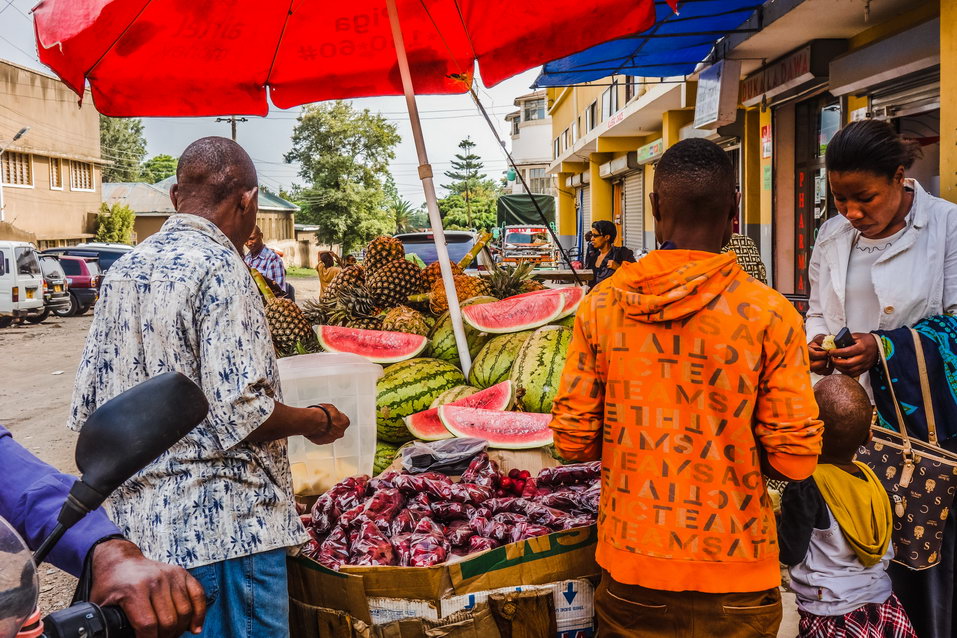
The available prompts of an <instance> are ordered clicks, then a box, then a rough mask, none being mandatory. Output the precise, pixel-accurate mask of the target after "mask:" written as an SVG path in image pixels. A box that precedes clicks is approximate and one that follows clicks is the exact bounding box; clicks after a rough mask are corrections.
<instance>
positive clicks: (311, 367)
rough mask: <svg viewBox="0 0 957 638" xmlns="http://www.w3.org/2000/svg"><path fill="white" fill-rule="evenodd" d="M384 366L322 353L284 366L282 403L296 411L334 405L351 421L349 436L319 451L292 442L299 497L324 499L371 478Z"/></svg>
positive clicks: (281, 370)
mask: <svg viewBox="0 0 957 638" xmlns="http://www.w3.org/2000/svg"><path fill="white" fill-rule="evenodd" d="M381 376H382V366H380V365H378V364H375V363H369V362H368V361H366V360H365V359H363V358H362V357H360V356H358V355H354V354H340V353H331V352H330V353H319V354H302V355H298V356H293V357H284V358H282V359H280V360H279V379H280V384H281V387H282V395H283V402H284V403H286V404H287V405H291V406H293V407H297V408H305V407H308V406H310V405H315V404H317V403H331V404H332V405H334V406H336V407H337V408H338V409H339V411H341V412H343V413H345V414H346V416H348V417H349V421H350V425H349V428H348V429H347V430H346V434H345V436H343V437H342V438H341V439H339V440H338V441H336V442H334V443H330V444H328V445H316V444H314V443H311V442H310V441H309V440H308V439H306V438H305V437H302V436H294V437H290V438H289V462H290V464H291V466H292V480H293V487H294V489H295V492H296V494H297V495H300V496H312V495H316V494H322V493H323V492H325V491H326V490H328V489H329V488H330V487H332V486H333V485H335V484H336V483H337V482H339V481H341V480H342V479H344V478H346V477H349V476H356V475H357V474H371V473H372V465H373V463H374V462H375V447H376V424H375V412H376V408H375V401H376V380H378V378H379V377H381Z"/></svg>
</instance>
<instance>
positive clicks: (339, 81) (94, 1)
mask: <svg viewBox="0 0 957 638" xmlns="http://www.w3.org/2000/svg"><path fill="white" fill-rule="evenodd" d="M669 3H672V4H673V3H674V0H669ZM654 4H655V3H654V0H552V1H551V2H550V3H548V4H547V5H545V4H543V3H537V2H530V3H529V2H526V3H522V2H506V1H505V0H352V1H351V2H345V1H341V2H320V1H318V0H311V1H309V0H289V1H287V2H279V1H277V0H41V2H40V4H39V5H37V7H36V8H35V9H34V20H35V22H34V25H35V31H36V39H37V48H38V50H39V56H40V60H41V61H42V62H43V63H44V64H46V65H47V66H49V67H50V68H51V69H53V71H54V72H55V73H56V74H57V75H59V76H60V78H62V79H63V81H64V82H66V84H67V85H69V86H70V87H71V88H72V89H73V90H74V91H76V92H77V93H78V94H79V95H80V96H82V95H83V88H84V84H85V81H89V83H90V87H91V89H92V93H93V101H94V103H95V104H96V107H97V109H98V110H99V111H100V112H101V113H104V114H106V115H112V116H209V115H238V114H248V115H266V113H267V112H268V110H269V103H268V101H267V87H268V93H269V99H270V100H271V101H272V103H273V104H275V105H276V106H278V107H280V108H290V107H293V106H297V105H300V104H305V103H309V102H317V101H322V100H331V99H339V98H356V97H369V96H376V95H399V94H404V95H405V96H406V100H407V102H408V106H409V114H410V117H411V120H412V130H413V137H414V138H415V144H416V150H417V152H418V157H419V164H420V167H419V176H420V178H421V179H422V183H423V188H424V190H425V197H426V203H427V205H428V210H429V219H430V221H431V223H432V228H433V229H434V230H435V231H436V232H435V236H436V237H437V238H439V239H441V238H443V237H444V234H443V232H442V220H441V218H440V216H439V210H438V206H437V204H436V199H435V188H434V185H433V184H432V169H431V166H430V165H429V163H428V158H427V155H426V151H425V145H424V142H423V139H422V130H421V126H420V124H419V119H418V113H417V110H416V107H415V97H414V92H418V93H423V94H449V93H464V92H466V91H468V90H469V88H470V86H471V81H472V76H473V73H474V68H475V61H478V63H479V65H480V68H481V71H482V77H483V79H484V81H485V83H486V84H487V85H489V86H493V85H495V84H497V83H499V82H501V81H502V80H504V79H506V78H508V77H511V76H512V75H515V74H516V73H519V72H521V71H524V70H525V69H528V68H531V67H533V66H536V65H539V64H542V63H544V62H547V61H549V60H554V59H556V58H560V57H562V56H566V55H569V54H572V53H575V52H578V51H581V50H583V49H586V48H588V47H591V46H593V45H595V44H599V43H601V42H605V41H607V40H611V39H614V38H619V37H625V36H628V35H633V34H636V33H639V32H641V31H644V30H645V29H647V28H649V27H650V26H651V25H652V24H653V23H654V20H655V10H654ZM436 247H437V253H438V257H439V262H440V264H441V267H442V275H443V278H444V279H445V286H446V292H447V294H448V297H449V302H450V303H449V306H450V314H451V318H452V323H453V328H454V332H455V336H456V342H457V344H458V350H459V354H460V356H461V358H462V366H463V368H464V369H465V370H466V371H468V368H469V367H470V365H471V361H470V358H469V354H468V347H466V341H465V333H464V330H463V329H462V324H461V317H460V314H459V308H458V303H457V297H456V295H455V288H454V285H453V284H452V273H451V267H450V265H449V260H448V252H447V250H446V246H445V242H444V241H441V240H438V241H436Z"/></svg>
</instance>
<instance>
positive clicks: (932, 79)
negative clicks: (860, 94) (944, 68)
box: [870, 68, 940, 119]
mask: <svg viewBox="0 0 957 638" xmlns="http://www.w3.org/2000/svg"><path fill="white" fill-rule="evenodd" d="M870 98H871V107H870V111H871V113H872V114H873V116H874V117H876V118H879V119H885V118H891V117H903V116H905V115H913V114H915V113H924V112H926V111H933V110H935V109H939V108H940V68H934V69H932V70H930V71H925V72H923V73H915V74H913V75H909V76H906V77H904V78H901V79H900V80H898V81H897V82H894V83H893V84H891V85H889V86H886V87H883V88H880V89H875V90H873V91H871V94H870Z"/></svg>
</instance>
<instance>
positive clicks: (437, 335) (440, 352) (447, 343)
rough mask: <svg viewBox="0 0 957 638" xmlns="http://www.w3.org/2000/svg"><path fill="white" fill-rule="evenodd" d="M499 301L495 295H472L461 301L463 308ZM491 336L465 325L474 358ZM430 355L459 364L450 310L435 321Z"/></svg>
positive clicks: (466, 338)
mask: <svg viewBox="0 0 957 638" xmlns="http://www.w3.org/2000/svg"><path fill="white" fill-rule="evenodd" d="M495 301H498V299H496V298H495V297H472V298H470V299H466V300H465V301H463V302H462V303H461V307H462V308H467V307H468V306H472V305H478V304H486V303H493V302H495ZM489 338H490V335H488V334H485V333H483V332H479V331H478V330H476V329H475V328H473V327H472V326H470V325H468V324H466V325H465V340H466V341H468V344H469V354H470V355H471V356H472V357H473V358H474V357H475V355H477V354H478V351H479V350H481V349H482V346H484V345H485V342H487V341H488V340H489ZM428 356H430V357H433V358H435V359H441V360H442V361H448V362H449V363H454V364H456V365H458V363H459V349H458V348H457V347H456V346H455V334H453V332H452V318H451V317H450V316H449V311H448V310H446V311H445V312H443V313H442V314H441V315H440V316H439V318H438V319H436V321H435V325H434V326H433V327H432V330H431V332H429V350H428Z"/></svg>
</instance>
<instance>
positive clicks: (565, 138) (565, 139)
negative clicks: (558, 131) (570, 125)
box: [562, 129, 572, 148]
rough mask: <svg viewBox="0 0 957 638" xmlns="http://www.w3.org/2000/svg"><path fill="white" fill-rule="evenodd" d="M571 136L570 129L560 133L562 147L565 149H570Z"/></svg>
mask: <svg viewBox="0 0 957 638" xmlns="http://www.w3.org/2000/svg"><path fill="white" fill-rule="evenodd" d="M571 135H572V132H571V129H565V132H564V133H562V146H564V147H565V148H571V147H572V139H571Z"/></svg>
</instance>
